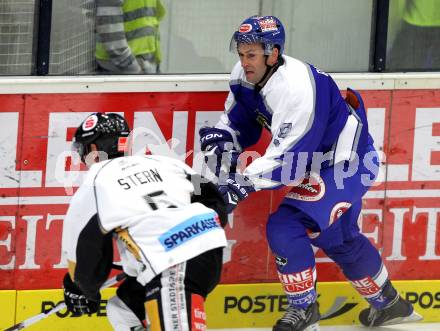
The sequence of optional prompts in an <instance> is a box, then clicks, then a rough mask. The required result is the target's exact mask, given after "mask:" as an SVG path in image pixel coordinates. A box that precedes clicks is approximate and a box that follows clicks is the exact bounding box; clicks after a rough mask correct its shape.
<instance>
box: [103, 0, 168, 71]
mask: <svg viewBox="0 0 440 331" xmlns="http://www.w3.org/2000/svg"><path fill="white" fill-rule="evenodd" d="M164 16H165V8H164V6H163V5H162V3H161V2H160V0H96V51H95V57H96V62H97V65H98V70H99V71H100V72H101V73H103V74H155V73H158V72H159V65H160V61H161V59H162V55H161V51H160V36H159V23H160V21H161V20H162V18H163V17H164Z"/></svg>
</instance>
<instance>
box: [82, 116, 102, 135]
mask: <svg viewBox="0 0 440 331" xmlns="http://www.w3.org/2000/svg"><path fill="white" fill-rule="evenodd" d="M97 124H98V116H96V115H90V116H89V117H87V118H86V120H85V121H84V122H83V124H82V129H83V130H84V131H90V130H93V129H94V128H95V127H96V125H97Z"/></svg>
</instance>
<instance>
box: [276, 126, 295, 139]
mask: <svg viewBox="0 0 440 331" xmlns="http://www.w3.org/2000/svg"><path fill="white" fill-rule="evenodd" d="M291 130H292V123H283V124H281V125H280V129H279V131H278V138H286V137H287V135H288V134H289V132H290V131H291Z"/></svg>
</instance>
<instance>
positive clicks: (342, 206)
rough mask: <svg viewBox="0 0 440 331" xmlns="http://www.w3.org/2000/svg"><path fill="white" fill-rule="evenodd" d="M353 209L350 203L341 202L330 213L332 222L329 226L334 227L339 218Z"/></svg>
mask: <svg viewBox="0 0 440 331" xmlns="http://www.w3.org/2000/svg"><path fill="white" fill-rule="evenodd" d="M350 207H351V203H349V202H339V203H337V204H336V205H335V206H334V207H333V209H332V211H331V213H330V221H329V223H328V225H329V226H330V225H332V224H333V223H334V222H335V221H336V220H337V219H338V218H339V217H341V216H342V214H344V213H345V212H346V211H347V210H348V209H349V208H350Z"/></svg>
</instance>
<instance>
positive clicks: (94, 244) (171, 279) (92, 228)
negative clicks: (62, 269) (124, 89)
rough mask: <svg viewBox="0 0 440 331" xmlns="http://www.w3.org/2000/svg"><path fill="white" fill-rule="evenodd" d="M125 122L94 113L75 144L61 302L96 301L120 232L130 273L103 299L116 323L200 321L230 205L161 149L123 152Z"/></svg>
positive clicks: (125, 327)
mask: <svg viewBox="0 0 440 331" xmlns="http://www.w3.org/2000/svg"><path fill="white" fill-rule="evenodd" d="M128 135H129V127H128V124H127V122H126V121H125V119H124V118H123V117H122V116H120V115H118V114H114V113H110V114H104V113H93V114H91V115H90V116H88V117H87V118H86V119H85V120H84V122H83V123H82V124H81V125H80V126H79V127H78V129H77V131H76V133H75V137H74V143H73V147H74V150H75V151H77V152H78V154H79V155H80V157H81V160H82V162H84V163H85V164H86V165H87V166H88V167H89V170H88V172H87V174H86V177H85V179H84V181H83V183H82V184H81V186H80V187H79V188H78V190H77V191H76V193H75V194H74V195H73V197H72V199H71V202H70V205H69V208H68V211H67V214H66V218H65V220H64V224H63V249H64V253H65V254H67V260H68V272H67V273H66V275H65V277H64V280H63V288H64V300H65V303H66V305H67V308H68V309H69V310H70V311H72V312H74V313H76V314H79V315H81V314H90V313H94V312H96V311H97V310H98V307H99V304H100V298H101V296H100V292H99V289H100V287H101V285H102V284H103V283H104V281H105V280H106V279H107V277H108V276H109V273H110V270H111V268H112V261H113V245H112V242H113V241H112V238H116V241H117V246H118V249H119V254H120V257H121V264H122V267H123V270H124V273H125V274H126V275H127V278H126V280H125V281H124V282H123V283H122V284H121V285H120V286H119V288H118V289H117V292H116V294H117V295H116V296H114V297H112V298H111V299H110V300H109V301H108V304H107V317H108V320H109V322H110V324H111V325H112V326H113V328H114V329H115V330H116V331H139V330H147V329H146V327H147V325H148V330H151V331H171V330H182V331H189V330H196V329H197V328H198V329H200V330H204V329H206V314H205V310H204V301H205V298H206V296H207V295H208V293H210V292H211V291H212V290H213V289H214V287H215V286H216V285H217V284H218V282H219V280H220V274H221V268H222V248H223V247H225V246H226V244H227V243H226V237H225V233H224V230H223V227H224V226H225V225H226V223H227V213H226V208H225V204H224V202H223V199H222V196H221V195H220V193H219V192H218V191H217V187H216V186H215V185H214V184H213V183H211V182H209V181H207V180H205V179H203V178H202V177H201V176H200V175H197V174H196V173H195V172H194V171H193V170H192V169H191V168H190V167H189V166H187V165H186V164H185V163H183V162H181V161H179V160H176V159H172V158H169V157H164V156H153V155H149V156H139V155H138V156H124V152H125V151H126V150H127V147H128V144H127V140H128Z"/></svg>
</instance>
